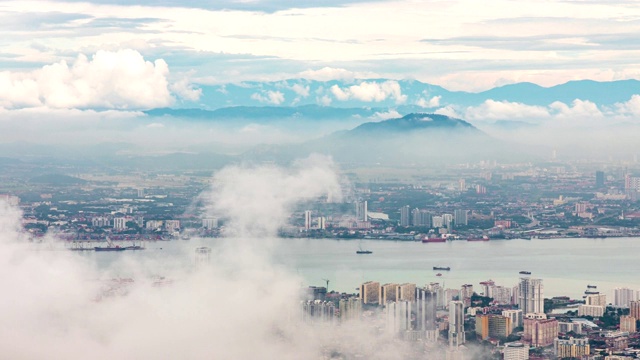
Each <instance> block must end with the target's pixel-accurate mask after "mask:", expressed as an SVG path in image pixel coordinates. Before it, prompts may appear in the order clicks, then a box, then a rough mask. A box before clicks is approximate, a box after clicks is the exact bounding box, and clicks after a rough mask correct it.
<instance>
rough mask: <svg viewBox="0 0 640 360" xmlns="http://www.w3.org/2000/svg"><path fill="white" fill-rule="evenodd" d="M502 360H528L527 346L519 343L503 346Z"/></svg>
mask: <svg viewBox="0 0 640 360" xmlns="http://www.w3.org/2000/svg"><path fill="white" fill-rule="evenodd" d="M503 354H504V360H528V359H529V345H527V344H523V343H521V342H513V343H507V344H504V350H503Z"/></svg>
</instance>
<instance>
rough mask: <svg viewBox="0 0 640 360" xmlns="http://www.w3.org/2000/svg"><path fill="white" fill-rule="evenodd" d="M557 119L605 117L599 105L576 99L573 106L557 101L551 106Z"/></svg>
mask: <svg viewBox="0 0 640 360" xmlns="http://www.w3.org/2000/svg"><path fill="white" fill-rule="evenodd" d="M549 108H550V109H551V110H552V111H553V112H554V114H553V115H554V117H555V118H557V119H593V118H601V117H603V114H602V112H601V111H600V109H599V108H598V105H596V104H594V103H593V102H591V101H588V100H580V99H575V100H573V102H572V103H571V105H567V104H565V103H563V102H560V101H556V102H554V103H552V104H551V105H549Z"/></svg>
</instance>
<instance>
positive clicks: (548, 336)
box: [522, 314, 558, 346]
mask: <svg viewBox="0 0 640 360" xmlns="http://www.w3.org/2000/svg"><path fill="white" fill-rule="evenodd" d="M556 337H558V321H557V320H556V319H546V316H544V314H528V315H525V319H524V335H523V337H522V339H523V341H525V342H527V343H529V344H531V346H549V345H551V344H553V340H554V339H555V338H556Z"/></svg>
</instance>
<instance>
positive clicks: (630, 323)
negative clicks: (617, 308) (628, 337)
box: [620, 315, 637, 333]
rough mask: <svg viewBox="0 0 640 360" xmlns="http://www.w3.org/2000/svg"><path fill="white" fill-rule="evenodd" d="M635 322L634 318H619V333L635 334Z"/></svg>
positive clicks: (625, 316)
mask: <svg viewBox="0 0 640 360" xmlns="http://www.w3.org/2000/svg"><path fill="white" fill-rule="evenodd" d="M636 320H637V319H636V318H634V317H631V316H627V315H623V316H620V331H626V332H628V333H634V332H636Z"/></svg>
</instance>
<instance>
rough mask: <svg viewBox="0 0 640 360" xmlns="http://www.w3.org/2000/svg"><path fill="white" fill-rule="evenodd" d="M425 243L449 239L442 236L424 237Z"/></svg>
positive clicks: (441, 241)
mask: <svg viewBox="0 0 640 360" xmlns="http://www.w3.org/2000/svg"><path fill="white" fill-rule="evenodd" d="M422 242H423V243H443V242H447V239H445V238H442V237H437V238H424V239H422Z"/></svg>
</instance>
